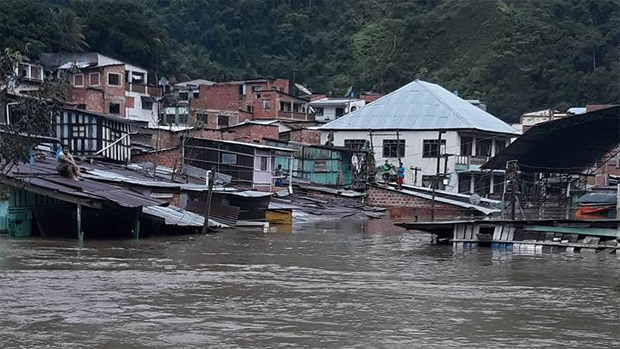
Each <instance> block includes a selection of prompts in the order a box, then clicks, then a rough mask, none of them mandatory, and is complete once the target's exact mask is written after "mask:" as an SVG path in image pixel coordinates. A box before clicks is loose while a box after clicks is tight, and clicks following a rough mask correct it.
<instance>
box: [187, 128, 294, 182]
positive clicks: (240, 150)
mask: <svg viewBox="0 0 620 349" xmlns="http://www.w3.org/2000/svg"><path fill="white" fill-rule="evenodd" d="M182 151H183V163H184V164H187V165H191V166H194V167H198V168H201V169H204V170H214V171H215V172H218V173H223V174H226V175H229V176H231V177H232V183H233V184H234V185H236V186H238V187H242V188H252V189H256V190H261V191H272V190H273V189H274V188H275V182H274V175H275V170H276V157H277V156H289V157H290V156H292V154H293V152H294V150H291V149H288V148H282V147H274V146H267V145H262V144H255V143H243V142H236V141H226V140H214V139H204V138H196V137H191V138H188V139H187V140H186V141H184V142H183V148H182Z"/></svg>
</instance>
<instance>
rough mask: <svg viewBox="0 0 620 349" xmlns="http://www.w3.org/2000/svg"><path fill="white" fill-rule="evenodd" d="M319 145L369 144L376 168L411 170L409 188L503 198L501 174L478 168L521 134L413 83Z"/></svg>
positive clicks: (336, 125)
mask: <svg viewBox="0 0 620 349" xmlns="http://www.w3.org/2000/svg"><path fill="white" fill-rule="evenodd" d="M319 129H320V130H321V131H322V132H321V143H322V144H325V143H326V142H327V141H328V140H330V139H333V144H334V145H335V146H339V147H347V148H351V149H359V148H360V147H361V146H362V145H363V144H365V143H366V142H369V143H370V144H371V145H372V148H373V151H374V153H375V159H376V164H377V165H381V164H383V163H384V162H385V161H386V160H387V161H389V162H390V163H391V164H392V165H398V161H399V160H402V162H403V164H404V165H405V168H406V169H407V172H406V176H405V183H406V184H409V185H414V186H424V187H429V186H431V184H432V183H433V180H434V178H435V177H436V176H440V177H441V179H442V180H441V181H440V182H439V183H438V184H439V185H438V186H437V189H443V190H446V191H450V192H459V193H478V194H480V195H487V194H489V193H501V192H502V191H503V189H502V187H503V183H504V177H503V174H502V173H499V172H498V173H496V174H493V175H488V174H486V173H484V174H483V173H482V171H481V170H480V166H481V165H482V164H484V163H485V162H487V161H488V160H489V159H490V158H491V157H493V156H494V155H495V154H497V153H499V152H501V151H502V150H503V149H504V148H505V147H506V146H507V145H508V144H510V141H511V138H513V137H517V136H519V132H518V131H517V130H515V129H513V128H512V127H511V126H510V125H508V124H506V123H505V122H503V121H501V120H500V119H498V118H496V117H495V116H493V115H491V114H489V113H487V112H486V111H484V110H483V109H481V108H479V107H476V106H474V105H472V104H471V103H470V102H468V101H466V100H463V99H461V98H459V97H458V96H456V95H455V94H453V93H451V92H450V91H448V90H446V89H445V88H443V87H441V86H439V85H436V84H432V83H428V82H425V81H421V80H415V81H413V82H411V83H409V84H407V85H405V86H403V87H401V88H400V89H398V90H396V91H394V92H392V93H390V94H388V95H386V96H384V97H382V98H380V99H378V100H376V101H375V102H373V103H371V104H368V105H366V106H364V107H362V108H360V109H358V110H355V111H353V112H351V113H349V114H347V115H344V116H343V117H341V118H339V119H337V120H335V121H332V122H330V123H328V124H326V125H323V126H321V127H320V128H319Z"/></svg>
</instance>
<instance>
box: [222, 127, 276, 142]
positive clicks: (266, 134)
mask: <svg viewBox="0 0 620 349" xmlns="http://www.w3.org/2000/svg"><path fill="white" fill-rule="evenodd" d="M232 130H233V132H234V136H233V137H234V138H233V140H235V141H238V142H246V143H262V142H263V138H273V139H278V137H279V135H280V133H279V127H278V125H256V124H245V125H241V126H237V127H234V128H232Z"/></svg>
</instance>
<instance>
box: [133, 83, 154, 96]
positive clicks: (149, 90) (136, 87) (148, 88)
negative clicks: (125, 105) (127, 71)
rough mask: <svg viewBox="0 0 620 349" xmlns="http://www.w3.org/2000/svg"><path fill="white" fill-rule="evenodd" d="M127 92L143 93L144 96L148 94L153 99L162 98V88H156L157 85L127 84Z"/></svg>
mask: <svg viewBox="0 0 620 349" xmlns="http://www.w3.org/2000/svg"><path fill="white" fill-rule="evenodd" d="M125 91H128V92H135V93H143V94H147V95H149V96H153V97H161V96H162V89H161V86H155V85H146V84H135V83H128V84H125Z"/></svg>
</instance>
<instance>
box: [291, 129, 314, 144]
mask: <svg viewBox="0 0 620 349" xmlns="http://www.w3.org/2000/svg"><path fill="white" fill-rule="evenodd" d="M291 141H293V142H301V143H308V144H314V145H320V144H321V131H319V130H308V129H300V130H293V131H291Z"/></svg>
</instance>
